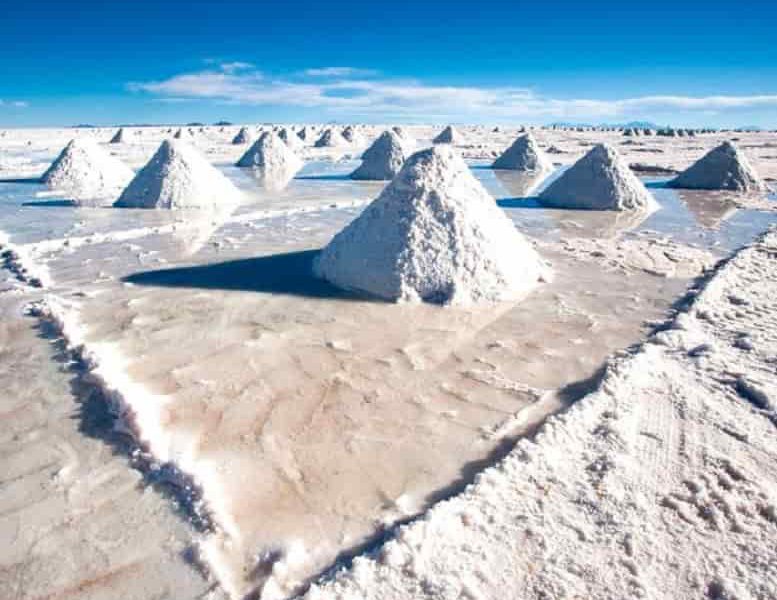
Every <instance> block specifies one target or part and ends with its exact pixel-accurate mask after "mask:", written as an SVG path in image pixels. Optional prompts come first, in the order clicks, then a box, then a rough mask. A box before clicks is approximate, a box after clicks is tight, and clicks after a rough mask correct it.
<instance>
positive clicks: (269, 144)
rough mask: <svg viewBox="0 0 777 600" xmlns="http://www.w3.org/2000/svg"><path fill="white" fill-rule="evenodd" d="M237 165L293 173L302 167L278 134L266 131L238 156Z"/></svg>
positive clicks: (300, 162)
mask: <svg viewBox="0 0 777 600" xmlns="http://www.w3.org/2000/svg"><path fill="white" fill-rule="evenodd" d="M237 166H238V167H250V168H256V169H265V170H267V171H272V172H276V173H291V174H293V173H296V172H297V171H299V169H300V168H301V167H302V161H301V160H300V159H299V158H298V157H297V155H296V154H294V152H293V151H292V150H291V149H290V148H289V147H288V146H287V145H286V142H284V141H283V140H282V139H281V138H280V137H279V136H278V134H276V133H274V132H269V131H268V132H266V133H263V134H262V136H261V137H260V138H259V139H258V140H256V142H254V144H253V146H251V147H250V148H249V149H248V151H247V152H246V153H245V154H243V156H241V157H240V160H239V161H237Z"/></svg>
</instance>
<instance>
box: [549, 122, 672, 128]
mask: <svg viewBox="0 0 777 600" xmlns="http://www.w3.org/2000/svg"><path fill="white" fill-rule="evenodd" d="M547 126H548V127H609V128H636V129H663V128H664V127H666V125H656V124H655V123H653V122H652V121H629V122H628V123H599V124H593V123H569V122H564V121H561V122H556V123H549V124H548V125H547Z"/></svg>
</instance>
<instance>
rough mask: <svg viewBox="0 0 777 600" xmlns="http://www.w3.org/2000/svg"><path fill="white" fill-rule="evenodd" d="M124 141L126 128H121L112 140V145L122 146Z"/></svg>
mask: <svg viewBox="0 0 777 600" xmlns="http://www.w3.org/2000/svg"><path fill="white" fill-rule="evenodd" d="M123 141H124V128H123V127H120V128H119V130H118V131H117V132H116V133H115V134H114V135H113V137H112V138H111V142H110V143H111V144H121V143H122V142H123Z"/></svg>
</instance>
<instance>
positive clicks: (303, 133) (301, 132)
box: [297, 127, 310, 142]
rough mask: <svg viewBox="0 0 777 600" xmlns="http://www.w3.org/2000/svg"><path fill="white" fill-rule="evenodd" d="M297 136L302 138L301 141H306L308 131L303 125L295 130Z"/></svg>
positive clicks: (308, 134)
mask: <svg viewBox="0 0 777 600" xmlns="http://www.w3.org/2000/svg"><path fill="white" fill-rule="evenodd" d="M297 137H298V138H299V139H300V140H302V141H303V142H305V141H307V139H308V137H310V132H309V131H308V128H307V127H303V128H302V129H300V130H299V131H298V132H297Z"/></svg>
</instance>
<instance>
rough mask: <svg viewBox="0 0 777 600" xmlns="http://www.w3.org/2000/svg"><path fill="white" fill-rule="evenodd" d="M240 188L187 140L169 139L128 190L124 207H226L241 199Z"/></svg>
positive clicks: (118, 203)
mask: <svg viewBox="0 0 777 600" xmlns="http://www.w3.org/2000/svg"><path fill="white" fill-rule="evenodd" d="M241 197H242V195H241V193H240V191H239V190H238V189H237V188H236V187H235V186H234V185H233V183H232V182H231V181H230V180H229V179H227V178H226V177H225V176H224V175H223V174H222V173H221V171H219V170H218V169H216V168H215V167H214V166H213V165H211V164H210V163H209V162H208V161H207V160H206V159H205V157H203V156H202V155H201V154H200V153H199V152H198V151H197V150H195V149H194V148H192V147H191V146H189V145H188V144H186V143H185V142H180V141H173V140H165V141H164V142H162V145H161V146H159V149H158V150H157V151H156V153H155V154H154V156H153V157H151V160H149V161H148V163H147V164H146V165H145V166H144V167H143V168H142V169H141V170H140V171H138V174H137V175H135V178H134V179H133V180H132V181H131V182H130V183H129V185H128V186H127V187H126V188H125V189H124V191H123V192H122V194H121V196H120V197H119V199H118V200H117V201H116V203H115V204H114V206H117V207H122V208H171V209H178V208H222V207H224V206H227V205H232V204H235V203H237V202H239V201H240V199H241Z"/></svg>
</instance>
